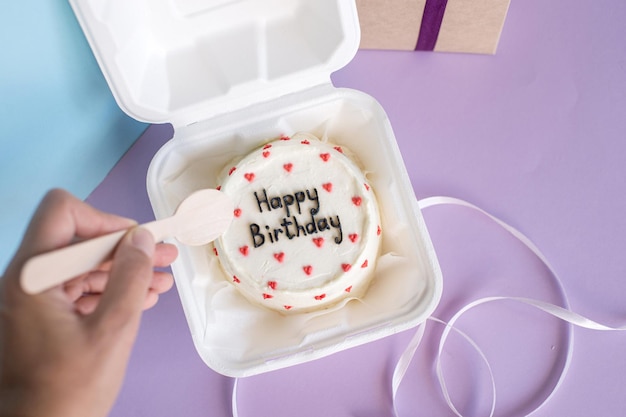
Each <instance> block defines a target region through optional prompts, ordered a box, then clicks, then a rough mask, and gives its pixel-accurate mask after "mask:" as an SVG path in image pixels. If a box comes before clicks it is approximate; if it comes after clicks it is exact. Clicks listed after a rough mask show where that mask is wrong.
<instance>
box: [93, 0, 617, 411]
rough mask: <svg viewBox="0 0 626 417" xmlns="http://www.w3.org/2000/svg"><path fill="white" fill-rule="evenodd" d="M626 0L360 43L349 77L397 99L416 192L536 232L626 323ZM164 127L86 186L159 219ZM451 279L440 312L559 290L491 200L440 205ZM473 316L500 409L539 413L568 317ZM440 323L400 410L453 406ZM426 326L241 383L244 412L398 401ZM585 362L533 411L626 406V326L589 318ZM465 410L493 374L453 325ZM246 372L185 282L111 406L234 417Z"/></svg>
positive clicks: (112, 207) (434, 231) (557, 264)
mask: <svg viewBox="0 0 626 417" xmlns="http://www.w3.org/2000/svg"><path fill="white" fill-rule="evenodd" d="M625 21H626V3H625V2H616V1H611V0H597V1H595V2H588V1H586V0H575V1H574V0H558V1H557V0H553V1H550V2H546V1H542V0H525V1H513V2H512V4H511V8H510V11H509V15H508V18H507V21H506V24H505V27H504V31H503V34H502V38H501V42H500V46H499V50H498V53H497V55H496V56H479V55H475V56H474V55H463V54H440V53H427V52H389V51H386V52H384V51H360V52H359V53H358V54H357V56H356V57H355V59H354V60H353V62H351V63H350V64H349V65H348V66H347V67H346V68H344V69H342V70H341V71H339V72H338V73H336V74H334V76H333V80H334V83H335V85H337V86H341V87H350V88H355V89H358V90H361V91H364V92H366V93H368V94H370V95H372V96H373V97H375V98H376V99H377V100H378V101H379V102H380V103H381V104H382V106H383V107H384V108H385V109H386V111H387V113H388V116H389V118H390V120H391V123H392V125H393V127H394V130H395V133H396V138H397V140H398V143H399V146H400V149H401V151H402V154H403V157H404V159H405V163H406V166H407V169H408V171H409V174H410V177H411V180H412V183H413V187H414V190H415V194H416V196H417V198H418V199H419V198H424V197H428V196H433V195H449V196H454V197H458V198H462V199H465V200H468V201H470V202H472V203H474V204H477V205H478V206H480V207H482V208H484V209H485V210H487V211H489V212H491V213H493V214H495V215H497V216H499V217H500V218H502V219H503V220H505V221H506V222H508V223H510V224H511V225H513V226H515V227H517V228H518V229H520V230H521V231H522V232H524V233H525V234H526V235H528V236H529V237H530V238H531V239H532V240H533V241H534V242H535V243H536V244H537V246H538V247H539V248H541V250H542V251H543V253H544V254H545V255H546V257H547V258H548V259H549V261H550V263H551V264H552V266H553V267H554V269H555V270H556V271H557V273H558V274H559V276H560V278H561V280H562V283H563V285H564V288H565V290H566V292H567V294H568V296H569V300H570V303H571V308H572V310H574V311H576V312H578V313H580V314H583V315H586V316H588V317H590V318H592V319H595V320H597V321H601V322H604V323H606V324H609V325H619V324H620V323H626V262H625V260H624V258H625V253H626V216H625V215H624V213H626V193H625V192H624V189H625V187H624V185H625V184H626V181H625V177H626V165H625V164H624V161H625V157H626V140H625V139H626V43H625V42H624V39H626V26H625V25H624V22H625ZM172 134H173V131H172V129H171V127H170V126H151V127H150V128H149V129H148V131H147V132H146V133H145V134H144V135H143V136H142V137H141V138H140V139H139V140H138V141H137V142H136V144H135V145H134V146H133V147H132V148H131V150H130V151H129V152H128V153H127V154H126V155H125V156H124V158H123V159H122V160H121V161H120V163H119V164H118V165H117V166H116V167H115V168H114V169H113V171H112V172H111V173H110V174H109V176H108V177H107V178H106V179H105V181H104V182H103V183H102V184H101V185H100V186H99V187H98V188H97V189H96V190H95V191H94V193H93V194H92V195H91V196H90V197H89V199H88V200H89V201H90V202H91V203H93V204H94V205H96V206H98V207H100V208H103V209H106V210H109V211H112V212H116V213H120V214H123V215H127V216H131V217H134V218H136V219H137V220H140V221H147V220H149V219H151V218H152V211H151V208H150V205H149V202H148V199H147V195H146V191H145V176H146V170H147V167H148V164H149V162H150V160H151V158H152V157H153V155H154V153H155V152H156V150H157V149H158V148H159V147H160V146H162V145H163V144H164V143H165V142H166V141H167V140H168V139H170V138H171V136H172ZM424 216H425V218H426V222H427V225H428V227H429V229H430V233H431V237H432V239H433V243H434V245H435V249H436V251H437V254H438V257H439V260H440V263H441V267H442V270H443V276H444V294H443V298H442V300H441V303H440V305H439V307H438V309H437V310H436V312H435V314H434V316H435V317H438V318H440V319H443V320H448V319H450V317H451V316H452V315H453V314H454V313H455V312H456V311H457V310H458V309H459V308H461V307H462V306H464V305H465V304H467V303H469V302H471V301H473V300H475V299H477V298H480V297H484V296H491V295H504V296H526V297H532V298H536V299H541V300H547V301H551V302H559V297H558V292H557V291H556V288H555V284H554V280H553V278H552V277H551V275H550V274H549V273H548V271H547V270H546V268H545V267H544V266H543V265H542V264H541V262H539V261H538V260H537V258H536V257H534V255H532V253H531V252H530V251H529V250H528V249H526V248H525V247H524V246H523V245H521V244H520V243H519V242H518V241H516V240H515V239H514V238H512V237H511V236H510V235H509V234H507V233H506V232H504V231H503V230H502V229H501V228H499V227H498V226H496V225H495V224H494V223H493V222H491V221H490V220H488V219H487V218H486V217H484V216H481V215H480V214H478V213H477V212H474V211H471V210H469V209H466V208H460V207H434V208H429V209H427V210H425V212H424ZM458 327H459V328H460V329H462V330H463V331H464V332H466V333H467V334H469V335H470V336H471V337H472V338H473V339H474V340H475V341H476V342H477V343H478V345H479V346H480V347H481V349H482V350H483V352H484V353H485V355H486V357H487V359H488V360H489V363H490V364H491V366H492V368H493V373H494V377H495V382H496V387H497V389H498V392H497V399H498V402H497V406H496V415H500V416H517V415H525V414H526V413H528V412H529V411H530V410H532V409H533V408H534V407H535V406H537V405H538V404H539V403H541V402H542V401H543V399H545V397H546V396H547V395H548V394H549V393H550V392H551V391H552V387H553V386H554V385H555V383H556V379H557V377H558V373H559V371H560V367H561V366H562V365H563V361H564V360H565V358H566V357H567V342H568V333H567V330H568V327H567V326H566V325H564V324H562V323H561V322H559V321H557V320H556V319H553V318H550V317H549V316H547V315H545V314H543V313H539V312H537V311H535V310H533V309H531V308H529V307H525V306H523V305H520V304H516V303H512V302H499V303H493V304H490V305H485V306H483V307H480V308H478V309H476V310H474V311H472V312H470V313H468V314H467V316H466V317H464V318H463V319H462V320H461V321H460V322H459V323H458ZM441 330H442V328H441V326H439V325H436V324H429V327H428V330H427V332H426V339H425V341H424V343H423V346H421V347H420V349H419V350H418V352H417V355H416V357H415V359H414V360H413V362H412V363H411V366H410V367H409V370H408V372H407V375H406V377H405V380H404V382H403V384H402V385H401V387H400V390H399V393H398V396H397V400H396V403H397V407H398V411H399V415H400V416H448V415H453V413H452V412H451V411H450V410H449V409H448V408H447V406H446V404H445V402H444V400H443V397H442V395H441V393H440V390H439V388H438V386H437V383H436V377H435V371H434V362H433V361H434V357H435V354H436V350H437V344H438V340H439V335H440V333H441ZM412 334H413V331H407V332H403V333H400V334H397V335H394V336H392V337H388V338H385V339H382V340H380V341H377V342H374V343H370V344H367V345H364V346H360V347H357V348H353V349H350V350H347V351H344V352H340V353H337V354H334V355H331V356H330V357H327V358H324V359H320V360H317V361H314V362H311V363H306V364H302V365H298V366H294V367H291V368H288V369H283V370H279V371H274V372H270V373H267V374H264V375H259V376H254V377H250V378H246V379H242V380H240V381H239V391H238V396H239V415H240V416H241V417H245V416H274V417H281V416H290V417H291V416H300V417H309V416H310V417H313V416H315V417H318V416H321V415H330V416H334V417H341V416H346V417H347V416H355V417H382V416H392V415H393V411H392V397H391V379H392V375H393V370H394V367H395V364H396V361H397V360H398V358H399V356H400V354H401V353H402V351H403V350H404V349H405V347H406V345H407V343H408V341H409V340H410V338H411V336H412ZM573 335H574V341H573V343H574V350H573V354H572V357H571V366H570V368H569V372H568V373H567V375H566V377H565V379H564V381H563V383H562V385H561V386H560V387H559V389H558V390H557V391H556V392H555V394H554V395H553V396H552V397H551V398H550V399H549V401H548V402H547V404H546V405H544V406H543V407H542V408H541V409H540V410H539V411H537V413H536V414H535V415H537V416H555V415H563V416H591V415H594V416H617V415H623V410H625V409H626V395H625V394H626V387H624V375H626V352H625V350H624V346H625V345H626V334H623V333H620V332H599V331H591V330H584V329H574V330H573ZM442 359H443V369H444V373H445V375H446V378H447V382H448V386H449V388H450V391H451V396H452V399H453V401H454V402H455V405H456V406H457V407H458V409H459V411H460V412H461V413H462V414H463V415H465V416H478V415H481V416H482V415H488V410H489V406H490V402H491V391H490V386H489V380H488V379H487V378H486V370H485V367H484V365H483V363H482V362H481V360H480V359H479V358H478V356H477V354H476V353H475V352H474V351H473V350H472V349H471V348H469V347H468V344H467V343H466V342H465V341H464V340H463V339H462V338H460V337H458V336H452V337H451V340H450V343H449V344H448V345H446V348H445V350H444V353H443V355H442ZM232 386H233V380H232V379H230V378H227V377H223V376H221V375H219V374H216V373H215V372H213V371H212V370H210V369H209V368H207V367H206V366H205V365H204V364H203V363H202V361H201V360H200V358H199V356H198V355H197V354H196V352H195V349H194V347H193V345H192V341H191V337H190V335H189V331H188V328H187V324H186V321H185V318H184V315H183V312H182V308H181V306H180V301H179V299H178V295H177V294H176V290H175V289H174V290H172V291H170V292H169V293H167V294H166V295H164V296H162V298H161V300H160V303H159V304H158V305H157V306H156V307H155V308H154V309H152V310H150V311H148V312H146V314H145V315H144V319H143V323H142V327H141V330H140V334H139V337H138V340H137V344H136V347H135V350H134V353H133V356H132V358H131V362H130V366H129V370H128V375H127V379H126V382H125V385H124V387H123V390H122V392H121V395H120V397H119V399H118V402H117V404H116V406H115V408H114V410H113V412H112V414H111V415H112V416H113V417H122V416H124V417H133V416H151V417H160V416H174V415H176V416H186V417H201V416H229V415H231V407H230V401H231V392H232Z"/></svg>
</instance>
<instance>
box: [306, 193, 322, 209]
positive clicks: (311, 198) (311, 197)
mask: <svg viewBox="0 0 626 417" xmlns="http://www.w3.org/2000/svg"><path fill="white" fill-rule="evenodd" d="M313 191H315V197H313V196H312V195H311V192H310V191H309V190H306V195H307V197H309V200H311V201H314V202H315V203H316V204H317V206H315V208H312V209H311V214H317V213H318V212H319V211H320V198H319V196H318V195H317V188H313Z"/></svg>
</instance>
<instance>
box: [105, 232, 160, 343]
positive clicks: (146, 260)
mask: <svg viewBox="0 0 626 417" xmlns="http://www.w3.org/2000/svg"><path fill="white" fill-rule="evenodd" d="M154 251H155V241H154V237H153V236H152V233H150V232H149V231H148V230H147V229H144V228H141V227H137V228H134V229H132V230H131V231H129V232H128V233H127V234H126V235H125V236H124V238H123V239H122V241H121V242H120V243H119V245H118V247H117V249H116V250H115V254H114V256H113V263H112V265H111V271H110V273H109V280H108V283H107V286H106V288H105V290H104V292H103V294H102V297H101V299H100V302H99V303H98V307H97V308H96V310H95V311H94V313H93V319H94V320H95V321H96V322H98V326H105V327H107V328H108V330H112V331H116V330H119V329H120V328H122V327H124V326H127V325H133V326H134V327H136V326H137V325H138V324H139V318H140V316H141V312H142V310H143V304H144V300H145V298H146V295H147V293H148V289H149V287H150V282H151V280H152V275H153V257H154Z"/></svg>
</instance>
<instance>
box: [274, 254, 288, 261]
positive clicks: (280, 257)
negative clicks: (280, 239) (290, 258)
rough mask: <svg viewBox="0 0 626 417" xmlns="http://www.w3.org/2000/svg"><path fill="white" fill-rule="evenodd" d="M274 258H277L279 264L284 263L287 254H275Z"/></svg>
mask: <svg viewBox="0 0 626 417" xmlns="http://www.w3.org/2000/svg"><path fill="white" fill-rule="evenodd" d="M274 258H275V259H276V260H277V261H278V262H282V261H283V259H285V253H284V252H280V253H275V254H274Z"/></svg>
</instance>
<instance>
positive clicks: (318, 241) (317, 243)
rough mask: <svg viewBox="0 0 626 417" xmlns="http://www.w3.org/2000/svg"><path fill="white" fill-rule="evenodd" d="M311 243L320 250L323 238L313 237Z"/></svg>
mask: <svg viewBox="0 0 626 417" xmlns="http://www.w3.org/2000/svg"><path fill="white" fill-rule="evenodd" d="M313 243H315V246H317V247H318V248H321V247H322V245H323V244H324V238H323V237H314V238H313Z"/></svg>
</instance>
